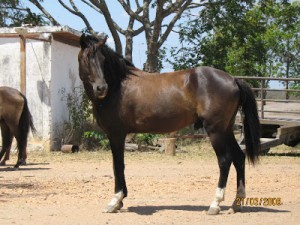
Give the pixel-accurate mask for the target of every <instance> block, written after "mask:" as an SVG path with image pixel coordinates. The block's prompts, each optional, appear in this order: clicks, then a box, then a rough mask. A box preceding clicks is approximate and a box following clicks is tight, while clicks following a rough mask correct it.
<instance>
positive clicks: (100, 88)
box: [96, 86, 106, 92]
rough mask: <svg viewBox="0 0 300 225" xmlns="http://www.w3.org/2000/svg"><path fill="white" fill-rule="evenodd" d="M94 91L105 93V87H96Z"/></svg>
mask: <svg viewBox="0 0 300 225" xmlns="http://www.w3.org/2000/svg"><path fill="white" fill-rule="evenodd" d="M96 90H97V91H99V92H105V90H106V87H105V86H97V88H96Z"/></svg>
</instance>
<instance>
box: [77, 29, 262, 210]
mask: <svg viewBox="0 0 300 225" xmlns="http://www.w3.org/2000/svg"><path fill="white" fill-rule="evenodd" d="M80 45H81V51H80V52H79V55H78V61H79V75H80V78H81V80H82V82H83V85H84V88H85V91H86V93H87V95H88V97H89V98H90V100H91V102H92V104H93V110H94V115H95V117H96V120H97V123H98V124H99V126H100V127H101V128H102V129H103V130H104V131H105V133H106V134H107V136H108V138H109V141H110V146H111V151H112V156H113V168H114V176H115V195H114V197H113V199H112V200H111V202H110V203H109V204H108V208H107V209H106V212H116V211H117V210H119V209H120V208H121V207H122V206H123V202H122V201H123V198H125V197H126V196H127V188H126V182H125V175H124V169H125V165H124V141H125V137H126V135H127V134H128V133H143V132H147V133H166V132H172V131H176V130H179V129H182V128H184V127H186V126H187V125H190V124H194V127H195V128H196V129H198V128H200V127H204V128H205V130H206V132H207V134H208V136H209V138H210V141H211V144H212V146H213V148H214V150H215V153H216V155H217V158H218V164H219V168H220V177H219V182H218V187H217V190H216V194H215V196H214V199H213V201H212V203H211V205H210V208H209V211H208V213H209V214H218V213H219V211H220V207H219V204H220V202H221V201H223V200H224V195H225V187H226V183H227V177H228V173H229V168H230V166H231V164H232V163H233V165H234V166H235V168H236V171H237V193H236V196H237V197H245V195H246V193H245V156H248V158H249V160H250V162H251V163H253V164H254V163H255V161H256V160H257V159H258V152H259V146H260V134H259V129H260V126H259V118H258V113H257V106H256V101H255V98H254V95H253V93H252V91H251V89H250V88H249V87H248V86H247V85H246V84H245V83H243V82H242V81H240V80H237V79H235V78H234V77H232V76H230V75H228V74H227V73H225V72H223V71H220V70H217V69H214V68H210V67H198V68H193V69H188V70H182V71H177V72H172V73H162V74H159V73H154V74H150V73H147V72H144V71H142V70H139V69H137V68H135V67H134V66H133V65H132V64H131V63H130V62H128V61H127V60H126V59H124V58H123V57H122V56H120V55H119V54H117V53H115V52H114V51H113V50H111V49H110V48H109V47H108V46H106V45H105V40H98V39H97V38H94V37H92V36H89V35H82V36H81V39H80ZM240 107H241V109H242V112H243V115H244V133H245V142H246V152H245V153H244V152H243V151H242V150H241V148H240V146H239V145H238V143H237V141H236V139H235V137H234V133H233V126H234V121H235V116H236V114H237V111H238V110H239V108H240ZM237 210H240V208H239V207H238V206H237V204H236V201H234V202H233V204H232V207H231V212H235V211H237Z"/></svg>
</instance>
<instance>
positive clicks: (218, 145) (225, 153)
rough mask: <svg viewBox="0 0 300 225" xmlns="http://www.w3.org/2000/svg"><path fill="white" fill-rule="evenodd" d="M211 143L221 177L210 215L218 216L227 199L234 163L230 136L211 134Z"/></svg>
mask: <svg viewBox="0 0 300 225" xmlns="http://www.w3.org/2000/svg"><path fill="white" fill-rule="evenodd" d="M209 137H210V141H211V143H212V146H213V148H214V150H215V152H216V155H217V158H218V164H219V169H220V176H219V182H218V187H217V190H216V194H215V197H214V199H213V201H212V203H211V205H210V207H209V210H208V214H209V215H216V214H218V213H219V212H220V210H221V209H220V206H219V205H220V203H221V202H222V201H223V200H224V198H225V188H226V184H227V178H228V174H229V169H230V166H231V163H232V154H231V149H230V147H231V144H230V139H228V134H226V133H225V134H224V133H209Z"/></svg>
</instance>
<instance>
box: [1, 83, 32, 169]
mask: <svg viewBox="0 0 300 225" xmlns="http://www.w3.org/2000/svg"><path fill="white" fill-rule="evenodd" d="M0 126H1V135H2V149H1V152H0V161H1V160H2V157H3V156H4V159H3V160H2V161H1V162H0V164H1V165H5V163H6V161H7V160H9V155H10V149H11V145H12V141H13V138H14V137H15V138H16V140H17V146H18V150H19V152H18V161H17V163H16V165H15V168H18V167H19V166H20V165H21V164H26V158H27V153H26V148H27V138H28V133H29V131H30V128H31V130H32V131H33V132H35V128H34V125H33V122H32V116H31V113H30V111H29V109H28V105H27V99H26V97H25V96H24V95H23V94H22V93H21V92H19V91H18V90H16V89H14V88H10V87H0Z"/></svg>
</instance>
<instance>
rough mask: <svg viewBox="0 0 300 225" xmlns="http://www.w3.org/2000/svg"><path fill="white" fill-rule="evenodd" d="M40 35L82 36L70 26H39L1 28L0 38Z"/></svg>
mask: <svg viewBox="0 0 300 225" xmlns="http://www.w3.org/2000/svg"><path fill="white" fill-rule="evenodd" d="M40 33H70V34H73V35H74V36H78V37H79V36H81V34H82V33H81V32H80V31H77V30H75V29H73V28H70V27H68V26H38V27H26V26H23V27H2V28H0V36H1V35H7V34H12V35H13V34H15V35H20V34H22V35H26V34H40Z"/></svg>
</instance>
